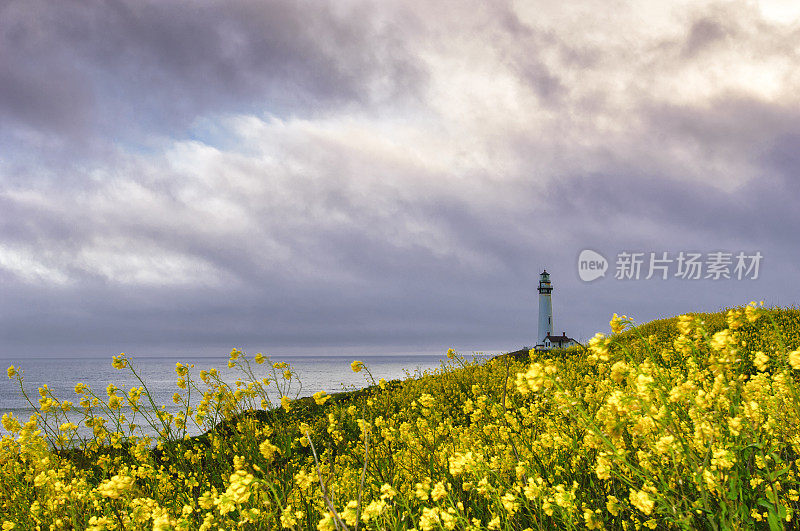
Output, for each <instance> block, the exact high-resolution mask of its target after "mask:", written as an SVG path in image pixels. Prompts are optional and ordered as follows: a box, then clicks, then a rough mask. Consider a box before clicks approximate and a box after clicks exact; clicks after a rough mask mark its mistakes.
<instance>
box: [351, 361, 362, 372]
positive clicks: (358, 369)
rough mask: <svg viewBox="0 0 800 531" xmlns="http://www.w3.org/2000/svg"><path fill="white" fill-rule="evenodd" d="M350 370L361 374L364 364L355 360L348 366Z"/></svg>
mask: <svg viewBox="0 0 800 531" xmlns="http://www.w3.org/2000/svg"><path fill="white" fill-rule="evenodd" d="M350 368H351V369H353V372H361V369H363V368H364V363H363V362H360V361H358V360H355V361H354V362H353V363H351V364H350Z"/></svg>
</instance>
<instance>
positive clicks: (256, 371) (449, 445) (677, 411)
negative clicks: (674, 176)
mask: <svg viewBox="0 0 800 531" xmlns="http://www.w3.org/2000/svg"><path fill="white" fill-rule="evenodd" d="M610 325H611V333H610V334H608V335H602V334H598V335H597V336H595V337H594V338H593V339H592V340H591V341H590V343H589V344H588V345H587V346H586V347H576V348H573V349H570V350H566V351H550V352H546V353H537V352H531V353H530V355H529V359H526V360H515V359H512V358H511V357H510V356H499V357H497V358H494V359H492V360H489V361H484V362H480V363H473V362H467V361H465V360H464V359H463V358H462V357H460V356H459V355H458V354H457V353H455V352H453V351H448V357H449V358H450V363H449V364H447V365H443V366H442V368H441V369H439V370H437V371H434V372H432V373H430V374H425V375H423V376H421V377H419V378H416V379H412V378H409V379H407V380H405V381H392V382H385V381H383V380H381V381H379V382H374V381H373V380H372V378H371V375H370V374H369V368H368V367H365V366H364V365H363V364H362V363H361V362H358V361H354V362H353V364H352V365H351V369H352V370H354V371H356V372H363V373H364V374H365V375H366V382H367V383H368V384H372V385H370V386H369V387H367V388H366V389H364V390H361V391H357V392H351V393H341V394H337V395H326V394H324V393H317V394H316V395H314V396H313V397H308V398H305V399H299V400H290V399H289V398H288V397H287V396H285V393H284V392H283V391H284V390H285V389H286V387H285V386H286V384H287V382H288V381H290V380H291V379H292V378H296V375H294V374H293V372H292V369H291V367H289V366H287V365H286V364H285V363H273V362H271V361H270V360H269V359H268V358H266V357H265V356H263V355H261V354H259V355H256V356H255V357H253V358H250V357H247V356H245V355H244V354H243V353H242V352H240V351H238V350H234V351H233V352H232V353H231V357H230V361H229V365H230V366H231V367H235V368H237V369H238V370H239V371H240V373H241V379H240V380H239V381H238V382H236V384H235V385H227V384H226V383H224V382H223V381H222V380H221V379H220V378H219V375H218V373H217V371H215V370H214V369H211V370H208V371H206V370H203V371H199V372H198V371H196V369H195V368H194V367H193V366H184V365H181V364H178V365H177V366H176V378H177V382H176V384H177V392H176V393H175V396H174V401H175V403H176V404H181V405H183V406H184V407H183V410H182V413H180V414H177V415H172V414H170V413H168V412H167V411H166V410H165V409H164V408H161V407H159V405H157V404H155V403H153V401H152V399H151V398H150V394H149V393H148V391H147V386H146V382H143V381H141V380H140V383H141V386H139V387H133V388H130V389H119V388H116V387H115V386H113V385H112V386H109V388H108V389H106V390H105V391H104V392H95V390H93V389H91V388H89V387H87V386H84V385H82V384H77V385H76V387H75V393H76V395H75V397H73V400H74V402H73V401H69V400H68V399H67V398H66V397H55V396H53V394H52V393H51V391H50V390H49V389H48V388H46V387H43V388H42V389H40V391H39V394H40V396H39V397H36V398H35V399H32V400H31V402H32V403H34V400H38V405H37V407H38V413H37V414H36V415H34V416H33V417H32V418H30V419H17V418H15V417H13V416H10V415H8V414H6V415H4V416H3V418H2V422H3V426H4V428H5V429H6V431H7V432H8V433H10V435H6V436H4V437H3V438H2V440H0V522H2V529H3V530H8V529H25V530H28V529H90V530H101V529H126V530H134V529H153V530H166V529H200V530H211V529H213V530H218V529H223V530H227V529H239V528H241V529H281V528H283V529H298V530H305V529H319V530H357V529H392V530H394V529H403V530H408V529H418V530H425V531H428V530H433V529H437V530H438V529H448V530H449V529H492V530H494V529H503V530H510V529H513V530H526V529H531V530H534V529H573V528H588V529H640V528H643V527H644V528H648V529H741V528H747V529H750V528H764V529H784V528H796V527H798V521H799V519H800V515H798V510H799V509H800V504H799V503H798V499H799V497H800V493H799V492H798V489H800V486H799V485H798V483H799V478H800V476H798V474H799V473H800V471H799V470H798V466H800V418H799V417H800V400H799V398H800V397H799V396H798V385H800V379H799V376H800V350H799V349H800V310H796V309H764V308H762V307H760V306H758V305H756V304H755V303H753V304H750V305H748V306H745V307H740V308H735V309H731V310H727V311H723V312H719V313H713V314H690V315H683V316H680V317H676V318H671V319H664V320H659V321H654V322H651V323H648V324H645V325H641V326H636V327H634V326H633V324H632V323H631V321H630V320H629V319H628V318H626V317H625V316H623V317H618V316H617V315H616V314H615V315H614V317H613V319H612V320H611V323H610ZM113 364H114V366H115V367H116V368H118V369H120V370H128V371H133V374H134V375H136V374H137V373H136V370H135V366H134V365H133V363H132V360H130V359H128V358H127V357H126V356H124V355H121V356H117V357H115V358H114V360H113ZM8 376H9V377H10V378H15V379H18V380H19V383H20V389H21V392H24V391H23V390H24V387H23V386H22V380H21V376H20V374H19V370H18V369H17V368H15V367H10V368H9V369H8ZM70 411H72V412H73V413H72V414H73V415H74V412H75V411H80V412H82V414H83V417H84V420H82V421H81V423H82V424H83V425H84V427H88V428H89V429H90V430H91V436H85V435H81V432H80V430H79V429H78V425H77V424H75V423H73V422H68V421H67V412H70ZM137 423H140V424H141V423H148V424H150V425H151V426H152V427H153V428H155V429H156V430H157V432H158V433H159V435H158V438H157V439H155V440H151V439H150V438H149V437H147V436H146V435H143V434H142V432H141V430H139V429H138V428H137V427H136V424H137ZM189 423H195V424H197V425H198V426H200V427H202V428H203V430H204V431H205V433H204V435H201V436H198V437H188V436H187V435H186V433H187V431H186V427H187V425H188V424H189ZM84 427H82V428H84ZM84 431H85V428H84Z"/></svg>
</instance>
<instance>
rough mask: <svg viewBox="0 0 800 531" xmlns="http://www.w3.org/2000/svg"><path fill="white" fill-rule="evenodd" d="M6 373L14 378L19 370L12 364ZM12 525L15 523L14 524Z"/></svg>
mask: <svg viewBox="0 0 800 531" xmlns="http://www.w3.org/2000/svg"><path fill="white" fill-rule="evenodd" d="M6 373H7V374H8V377H9V378H13V377H14V376H16V375H17V370H16V369H15V368H14V366H13V365H12V366H11V367H9V368H8V370H7V371H6ZM12 525H13V524H12Z"/></svg>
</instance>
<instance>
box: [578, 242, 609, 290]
mask: <svg viewBox="0 0 800 531" xmlns="http://www.w3.org/2000/svg"><path fill="white" fill-rule="evenodd" d="M607 269H608V260H606V258H605V256H603V255H602V254H600V253H598V252H595V251H592V250H591V249H584V250H583V251H581V254H580V255H579V256H578V276H579V277H581V280H583V281H584V282H591V281H592V280H596V279H598V278H600V277H604V276H606V270H607Z"/></svg>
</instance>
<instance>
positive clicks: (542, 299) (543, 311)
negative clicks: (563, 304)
mask: <svg viewBox="0 0 800 531" xmlns="http://www.w3.org/2000/svg"><path fill="white" fill-rule="evenodd" d="M552 291H553V286H552V285H551V284H550V275H549V274H548V273H547V269H545V270H544V271H542V274H541V275H539V335H538V336H537V337H536V344H537V345H544V344H545V339H547V337H548V336H551V335H553V300H552V299H551V298H550V293H551V292H552Z"/></svg>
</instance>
